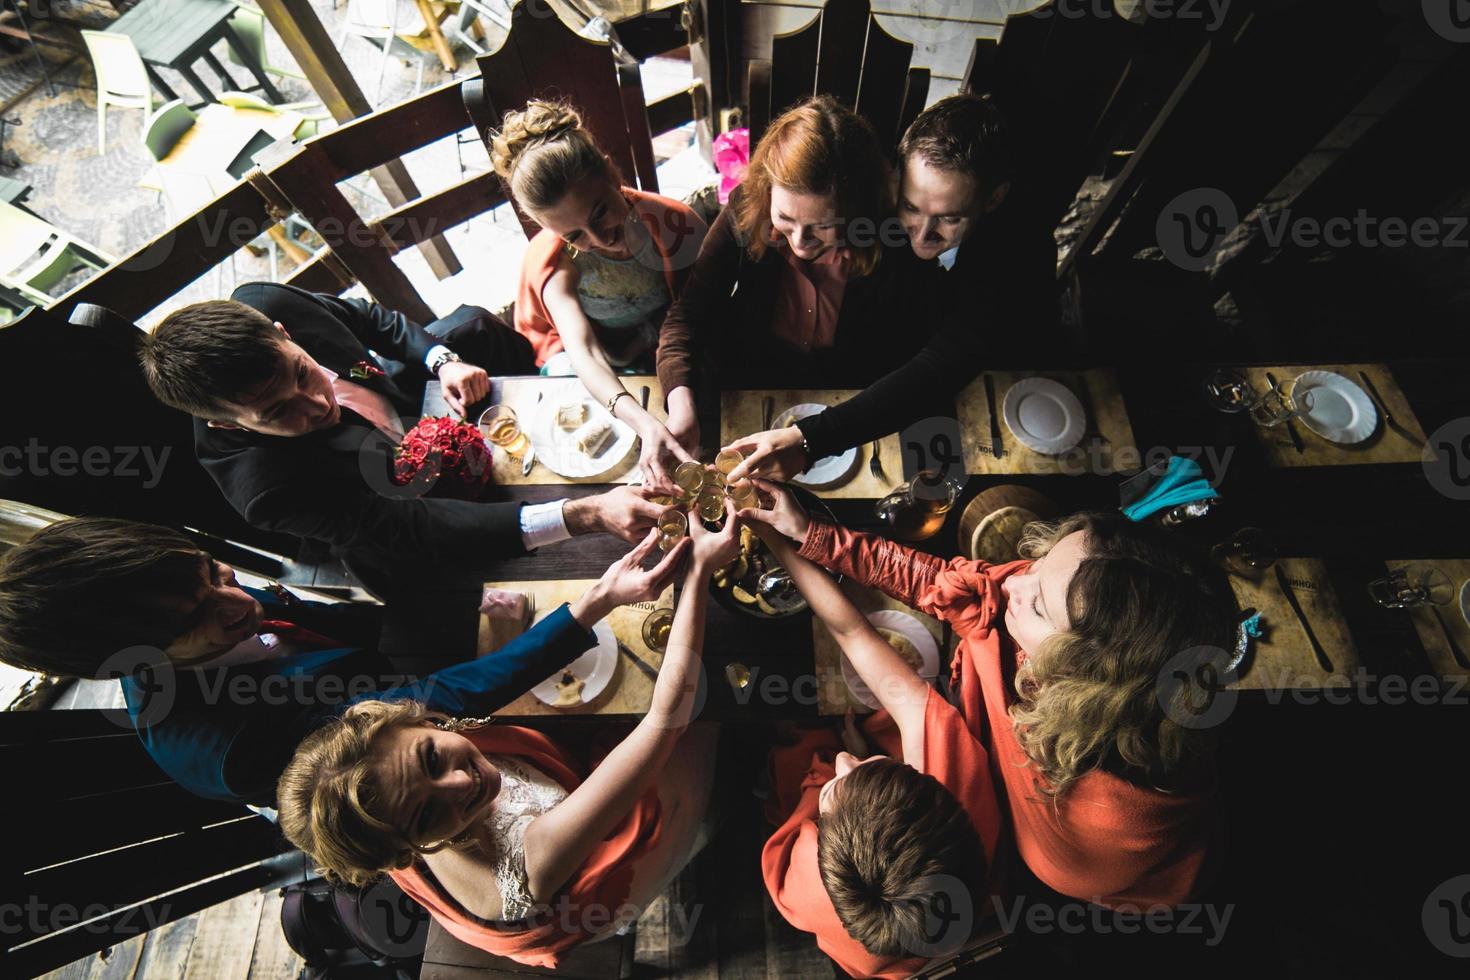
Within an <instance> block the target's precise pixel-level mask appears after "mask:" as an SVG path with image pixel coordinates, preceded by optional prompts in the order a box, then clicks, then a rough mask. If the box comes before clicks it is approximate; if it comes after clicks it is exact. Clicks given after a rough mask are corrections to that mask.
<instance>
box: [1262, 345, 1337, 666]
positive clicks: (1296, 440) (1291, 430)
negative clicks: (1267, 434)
mask: <svg viewBox="0 0 1470 980" xmlns="http://www.w3.org/2000/svg"><path fill="white" fill-rule="evenodd" d="M1266 382H1267V383H1268V384H1269V385H1270V386H1271V390H1272V391H1280V390H1281V389H1280V387H1279V386H1278V385H1277V384H1276V375H1274V374H1272V373H1271V372H1270V371H1267V372H1266ZM1286 434H1287V435H1289V436H1291V444H1292V445H1293V446H1295V447H1296V451H1297V452H1298V453H1304V452H1306V451H1307V447H1306V444H1305V443H1303V442H1302V434H1301V433H1300V432H1298V431H1296V426H1295V425H1294V424H1293V423H1292V421H1291V419H1287V420H1286ZM1329 669H1330V668H1329Z"/></svg>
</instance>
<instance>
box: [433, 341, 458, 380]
mask: <svg viewBox="0 0 1470 980" xmlns="http://www.w3.org/2000/svg"><path fill="white" fill-rule="evenodd" d="M461 360H463V358H461V357H460V356H459V355H458V354H456V353H455V352H454V351H452V350H450V349H449V348H448V347H443V346H441V347H440V348H439V352H438V353H437V354H435V355H434V357H433V360H431V361H429V373H430V374H438V373H439V369H440V368H442V367H443V366H444V365H446V364H448V363H450V362H451V361H453V362H454V363H456V364H458V363H459V362H460V361H461Z"/></svg>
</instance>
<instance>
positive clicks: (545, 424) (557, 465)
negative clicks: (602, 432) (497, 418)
mask: <svg viewBox="0 0 1470 980" xmlns="http://www.w3.org/2000/svg"><path fill="white" fill-rule="evenodd" d="M578 402H582V403H585V404H586V406H587V421H588V422H590V421H592V420H593V419H601V420H602V421H604V422H607V423H609V424H610V425H611V426H612V427H613V441H612V442H611V443H610V444H609V445H608V447H607V448H606V449H604V450H603V451H602V452H601V453H599V454H598V455H596V456H587V455H584V454H583V453H582V451H581V450H580V449H578V448H577V440H576V439H575V438H574V436H575V432H565V431H563V430H562V428H561V426H559V425H557V424H556V412H557V409H559V408H561V407H562V406H563V405H575V404H577V403H578ZM583 424H584V425H585V424H586V423H583ZM579 428H580V426H579ZM526 436H527V438H529V439H530V440H531V445H532V446H534V447H535V449H536V461H537V462H539V463H540V464H541V465H542V466H545V467H546V468H547V469H549V470H551V472H553V473H555V474H557V475H558V476H564V477H566V478H568V479H571V480H579V479H586V478H588V477H594V476H601V475H602V474H604V473H607V472H608V471H610V470H612V469H615V468H616V467H617V466H618V465H620V464H621V463H622V462H623V461H624V460H625V459H627V457H628V454H629V453H630V452H632V451H633V448H634V447H635V446H636V445H637V443H638V437H637V435H635V434H634V432H633V430H632V429H630V428H628V426H626V425H624V424H623V423H622V422H619V421H618V420H617V419H615V418H613V417H612V415H611V414H609V412H608V410H607V409H606V408H604V407H603V406H601V405H599V404H598V403H597V400H596V399H594V398H593V397H592V396H591V395H589V394H588V393H587V389H586V388H584V387H582V382H580V381H578V380H577V379H576V378H567V379H565V380H564V381H562V382H560V383H558V384H547V385H545V386H544V394H543V396H542V398H541V401H540V403H539V404H538V405H537V406H536V411H534V412H533V414H532V416H531V422H530V428H528V429H527V430H526Z"/></svg>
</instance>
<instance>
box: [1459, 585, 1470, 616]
mask: <svg viewBox="0 0 1470 980" xmlns="http://www.w3.org/2000/svg"><path fill="white" fill-rule="evenodd" d="M1460 615H1461V616H1464V617H1465V623H1466V625H1470V579H1466V580H1465V584H1464V585H1462V586H1460Z"/></svg>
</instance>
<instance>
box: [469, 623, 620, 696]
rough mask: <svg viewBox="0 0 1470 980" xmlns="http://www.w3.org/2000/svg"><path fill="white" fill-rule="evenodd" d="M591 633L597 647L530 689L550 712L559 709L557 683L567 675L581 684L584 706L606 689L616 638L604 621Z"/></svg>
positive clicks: (615, 665) (613, 670) (614, 658)
mask: <svg viewBox="0 0 1470 980" xmlns="http://www.w3.org/2000/svg"><path fill="white" fill-rule="evenodd" d="M592 633H593V635H594V636H596V637H597V645H596V646H595V647H593V648H592V649H591V650H588V651H587V652H586V653H584V654H582V655H581V656H580V657H578V658H577V659H576V660H573V661H572V662H571V663H569V664H567V665H566V666H565V667H563V668H562V669H561V670H558V671H557V672H556V673H554V674H552V675H551V676H550V677H548V678H546V680H544V681H542V682H541V683H540V684H537V685H536V686H535V687H533V688H531V693H532V694H534V695H536V700H538V701H540V702H541V703H542V704H547V705H550V706H551V707H553V708H555V707H561V706H559V705H558V704H557V703H556V682H557V681H559V680H561V675H562V674H565V673H566V672H568V671H571V673H572V674H573V675H574V676H576V677H577V678H578V679H579V680H581V681H582V703H583V704H587V703H588V702H590V701H595V700H596V699H597V696H598V695H599V694H601V693H602V692H603V691H604V690H606V689H607V685H608V682H609V681H611V680H612V676H613V674H614V673H616V672H617V669H618V638H617V637H616V636H614V635H613V631H612V627H611V626H609V625H608V624H607V620H605V619H604V620H602V621H601V622H599V623H598V624H597V625H596V626H594V627H592ZM492 656H493V654H492Z"/></svg>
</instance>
